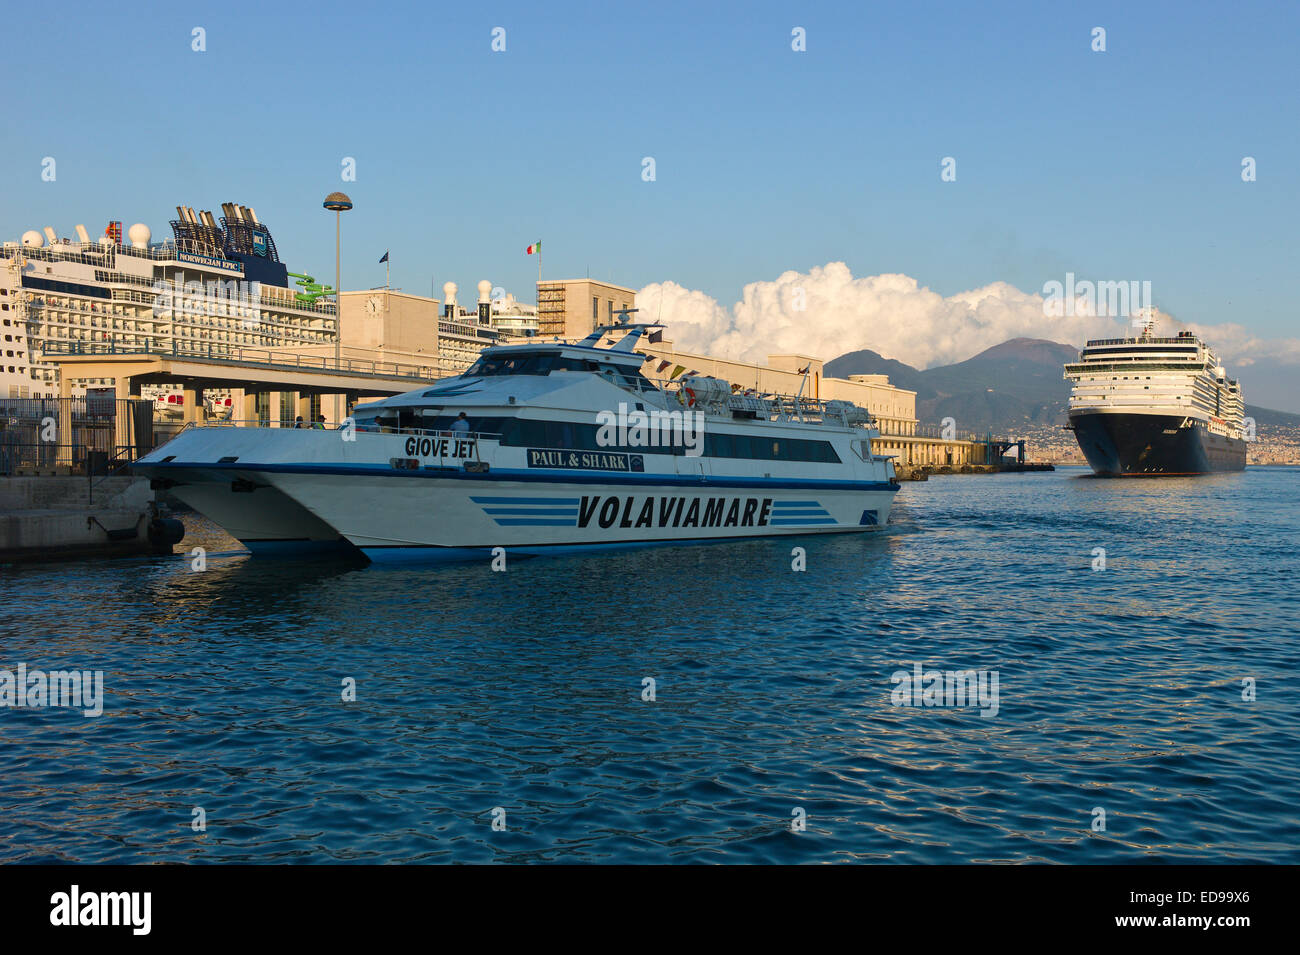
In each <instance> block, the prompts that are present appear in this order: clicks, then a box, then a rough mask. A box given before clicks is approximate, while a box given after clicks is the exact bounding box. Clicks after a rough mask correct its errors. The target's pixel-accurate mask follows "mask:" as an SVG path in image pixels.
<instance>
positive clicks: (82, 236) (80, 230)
mask: <svg viewBox="0 0 1300 955" xmlns="http://www.w3.org/2000/svg"><path fill="white" fill-rule="evenodd" d="M77 241H78V242H81V243H89V242H90V233H89V232H87V231H86V227H85V226H84V225H82V224H81V223H80V222H78V223H77Z"/></svg>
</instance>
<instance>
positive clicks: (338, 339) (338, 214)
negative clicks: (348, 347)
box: [324, 192, 352, 427]
mask: <svg viewBox="0 0 1300 955" xmlns="http://www.w3.org/2000/svg"><path fill="white" fill-rule="evenodd" d="M324 205H325V208H326V209H328V210H330V211H331V212H333V213H334V372H335V374H337V373H338V371H339V369H340V367H341V366H342V364H343V352H342V342H343V276H342V272H341V270H340V267H339V231H340V228H341V225H340V220H341V219H342V217H343V213H345V212H347V211H348V210H349V209H351V208H352V200H351V199H349V198H348V197H347V195H346V194H344V193H342V192H331V193H330V194H329V195H328V196H326V197H325V203H324ZM342 421H343V415H342V414H340V413H339V395H338V393H337V392H335V394H334V424H335V426H336V427H337V426H338V425H339V424H340V423H341V422H342Z"/></svg>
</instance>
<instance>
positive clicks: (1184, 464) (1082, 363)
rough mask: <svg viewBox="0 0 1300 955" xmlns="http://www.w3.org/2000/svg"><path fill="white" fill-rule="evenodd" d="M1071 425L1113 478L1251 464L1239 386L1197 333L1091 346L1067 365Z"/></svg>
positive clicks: (1146, 334) (1098, 468)
mask: <svg viewBox="0 0 1300 955" xmlns="http://www.w3.org/2000/svg"><path fill="white" fill-rule="evenodd" d="M1065 377H1066V378H1067V379H1068V380H1069V381H1070V382H1072V383H1073V390H1072V391H1071V394H1070V406H1069V416H1070V424H1069V427H1070V428H1071V429H1072V430H1073V431H1074V434H1075V437H1076V439H1077V440H1078V442H1079V447H1080V448H1081V449H1082V450H1083V453H1084V456H1085V457H1086V458H1087V459H1088V464H1089V465H1091V466H1092V469H1093V471H1094V472H1096V473H1097V474H1099V475H1105V476H1108V477H1132V476H1159V475H1176V474H1205V473H1208V472H1213V471H1240V470H1242V469H1243V468H1245V466H1246V440H1245V433H1244V427H1243V426H1244V420H1243V414H1244V411H1245V405H1244V403H1243V398H1242V394H1241V385H1240V384H1239V383H1238V382H1237V381H1235V380H1232V379H1229V378H1228V377H1227V372H1226V370H1225V369H1224V368H1223V366H1222V365H1220V364H1219V361H1218V359H1217V358H1215V355H1214V352H1213V351H1211V350H1210V347H1209V346H1208V345H1206V344H1205V342H1203V341H1201V340H1200V339H1199V338H1197V337H1196V336H1195V335H1194V334H1192V333H1191V332H1179V333H1178V334H1177V335H1176V336H1175V337H1173V338H1158V337H1156V336H1155V335H1154V323H1153V322H1152V321H1150V320H1147V321H1144V322H1143V325H1142V331H1141V332H1140V333H1139V334H1138V335H1137V337H1135V338H1113V339H1102V340H1097V341H1090V342H1088V344H1087V347H1086V348H1084V349H1083V351H1082V352H1080V353H1079V360H1078V361H1077V362H1072V363H1069V364H1067V365H1066V366H1065Z"/></svg>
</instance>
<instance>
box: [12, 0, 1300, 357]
mask: <svg viewBox="0 0 1300 955" xmlns="http://www.w3.org/2000/svg"><path fill="white" fill-rule="evenodd" d="M497 26H501V27H504V28H505V29H506V51H505V52H504V53H494V52H493V51H492V50H491V41H492V36H491V31H492V29H493V28H494V27H497ZM796 26H800V27H803V28H805V30H806V31H807V51H806V52H802V53H796V52H794V51H792V50H791V29H792V28H793V27H796ZM1095 26H1102V27H1104V28H1105V29H1106V31H1107V51H1106V52H1105V53H1094V52H1093V51H1092V50H1091V48H1090V43H1091V36H1090V31H1091V30H1092V28H1093V27H1095ZM1298 26H1300V12H1298V7H1297V5H1296V4H1290V3H1286V4H1282V3H1279V4H1273V3H1269V4H1249V3H1247V4H1233V5H1228V4H1210V3H1150V4H1132V3H1115V4H1109V3H1100V4H1088V5H1064V4H1032V3H1024V4H957V3H934V4H926V3H903V4H876V3H871V4H856V3H854V4H850V3H842V4H808V3H802V2H801V3H784V4H774V3H743V4H740V3H737V4H714V5H704V4H699V3H673V2H658V0H656V2H655V3H651V4H638V5H623V4H617V5H613V4H566V3H545V4H536V3H533V4H488V5H482V6H480V5H474V4H430V3H411V2H394V3H385V4H373V5H358V4H334V5H330V4H322V3H315V4H280V3H261V4H243V3H225V4H221V5H210V6H205V7H203V8H200V9H196V10H190V11H184V10H181V9H178V6H177V5H174V4H158V5H148V4H134V5H131V4H128V5H124V4H88V3H81V2H65V3H60V4H57V5H56V4H45V5H28V6H26V7H23V8H22V10H21V13H20V14H14V15H12V16H11V17H10V18H9V19H8V22H7V27H6V30H7V32H9V31H14V30H16V31H18V35H17V36H12V35H11V37H10V40H9V42H8V43H6V55H5V56H4V57H3V58H0V76H3V78H4V80H5V81H6V82H5V89H6V90H7V95H6V97H5V105H4V106H3V107H2V108H3V110H4V113H5V117H4V119H5V121H4V124H3V128H4V130H5V134H4V148H3V149H0V172H2V173H3V175H4V182H5V183H6V186H7V188H6V189H5V190H3V193H2V194H0V233H2V234H3V237H4V238H6V239H15V238H17V237H18V236H19V235H20V234H21V233H22V231H23V230H25V229H28V228H34V227H35V228H40V227H43V226H45V225H52V226H54V227H55V229H56V231H58V232H59V233H60V234H66V235H71V234H72V230H73V226H74V225H75V224H76V223H78V222H84V223H85V224H86V225H87V227H88V228H90V230H91V231H92V233H99V232H102V230H103V226H104V223H105V222H106V221H107V220H109V219H121V220H123V221H124V222H126V224H128V225H129V224H130V223H131V222H134V221H137V220H139V221H144V222H146V223H147V224H149V225H150V226H151V227H152V228H153V230H154V235H155V238H161V237H163V235H165V234H166V233H167V230H166V223H167V219H168V218H169V217H171V216H172V215H174V210H173V207H174V206H175V205H177V204H178V203H183V204H189V205H193V206H195V207H198V208H207V209H212V210H214V211H216V212H217V213H218V214H219V207H220V203H221V202H223V201H239V202H243V203H246V204H249V205H252V206H253V207H254V208H256V209H257V211H258V213H259V215H260V216H261V217H262V219H264V220H265V221H266V222H267V223H268V224H269V225H270V227H271V228H272V230H273V232H274V234H275V236H276V241H277V244H278V246H279V248H280V252H281V255H282V257H283V258H284V259H285V261H286V262H287V263H288V264H289V267H290V268H291V269H292V270H295V271H310V272H313V274H315V275H316V276H317V277H318V278H322V279H323V280H325V281H332V276H333V222H332V217H331V216H329V215H328V214H327V213H325V212H324V211H323V210H322V209H321V206H320V203H321V199H322V198H323V197H324V195H325V194H326V193H328V192H330V191H331V190H334V189H340V188H341V189H344V190H345V191H346V192H348V193H349V194H350V195H351V196H352V198H353V200H354V201H355V202H356V209H355V210H354V211H353V212H351V213H348V214H347V215H346V216H345V219H344V285H345V286H346V287H365V286H371V285H379V284H382V282H383V279H384V274H383V266H381V265H378V259H379V257H380V256H381V255H382V254H383V252H384V250H385V249H386V248H391V249H392V262H393V283H394V285H398V286H402V287H404V288H407V289H409V290H412V291H416V292H421V293H423V294H428V292H429V290H430V288H431V287H432V285H434V284H435V283H436V285H437V287H438V289H439V290H440V289H441V286H442V283H443V282H444V281H447V280H449V279H450V280H453V281H456V282H458V283H459V284H460V286H461V289H462V300H463V301H465V300H468V299H469V295H468V294H467V293H470V292H471V290H472V288H473V286H474V283H475V282H477V281H478V280H479V279H481V278H488V279H490V280H492V282H493V283H494V284H495V285H500V286H503V287H505V288H507V289H509V290H511V291H513V292H515V293H516V294H518V295H519V297H520V298H521V299H524V300H527V301H531V300H532V299H533V284H532V283H533V282H534V280H535V279H536V262H535V259H532V258H529V257H527V256H525V255H524V247H525V246H526V245H527V244H528V243H529V242H532V241H534V240H536V239H541V240H542V241H543V248H544V252H545V258H544V264H545V270H546V274H547V275H548V276H551V277H557V278H558V277H573V276H581V275H584V274H587V272H588V271H590V274H591V275H592V276H594V277H601V278H606V279H610V280H612V281H615V282H618V283H620V284H625V285H630V286H633V287H636V288H640V287H642V286H644V285H646V284H649V283H652V282H660V281H663V280H665V279H671V280H672V281H674V282H677V283H679V284H681V285H683V286H686V287H688V288H694V289H700V290H703V291H704V292H706V293H708V294H709V295H711V296H713V297H715V298H717V299H718V300H719V301H720V302H722V303H724V304H729V303H731V302H733V301H735V300H736V298H737V297H738V296H739V294H740V290H741V288H742V286H744V285H745V284H746V283H748V282H751V281H755V280H763V279H772V278H775V277H776V276H777V275H778V274H780V273H781V272H782V271H785V270H787V269H797V270H801V271H802V270H807V269H809V268H811V267H813V266H817V265H824V264H825V263H827V262H832V261H841V260H842V261H844V262H847V263H848V265H849V266H850V268H851V269H852V271H853V273H854V274H855V275H870V274H875V273H880V272H904V273H906V274H908V275H910V276H912V277H914V278H916V279H917V280H918V281H919V282H920V283H922V284H923V285H927V286H929V287H931V288H932V289H934V290H935V291H937V292H939V293H941V294H944V295H949V294H952V293H955V292H959V291H962V290H964V289H970V288H976V287H980V286H983V285H987V284H988V283H990V282H994V281H998V280H1003V281H1006V282H1010V283H1011V284H1013V285H1016V286H1018V287H1019V288H1021V289H1024V290H1025V291H1038V290H1041V288H1042V285H1043V283H1044V282H1046V281H1048V280H1051V279H1061V278H1063V276H1064V273H1065V272H1066V271H1074V272H1075V273H1076V274H1078V275H1080V276H1081V277H1090V278H1100V279H1140V280H1149V281H1151V282H1152V287H1153V290H1154V294H1155V299H1156V302H1157V304H1158V305H1160V306H1161V307H1162V308H1164V309H1165V310H1167V311H1169V312H1172V313H1174V314H1175V315H1177V316H1178V317H1179V318H1180V319H1183V320H1185V321H1189V322H1202V323H1219V322H1226V321H1235V322H1239V323H1241V324H1243V325H1245V326H1247V328H1249V329H1250V330H1251V331H1253V332H1255V333H1257V334H1260V335H1263V336H1267V337H1290V336H1293V335H1294V334H1295V331H1294V329H1295V325H1296V321H1295V319H1296V311H1295V305H1294V301H1295V297H1294V294H1293V291H1292V289H1291V287H1290V282H1289V279H1290V277H1291V275H1292V274H1293V272H1294V264H1295V261H1296V252H1297V247H1296V238H1295V224H1296V222H1297V219H1298V218H1300V217H1298V216H1297V212H1300V209H1298V208H1297V205H1298V200H1297V196H1298V195H1300V190H1298V189H1297V183H1298V182H1300V148H1298V145H1300V144H1298V143H1297V122H1296V120H1297V116H1300V111H1298V110H1297V106H1298V105H1300V104H1298V103H1297V97H1298V94H1300V66H1298V65H1297V60H1298V58H1297V56H1296V54H1295V43H1296V38H1297V36H1298V35H1300V30H1297V27H1298ZM194 27H202V28H203V29H204V30H205V31H206V44H207V49H206V51H205V52H202V53H198V52H194V51H193V50H192V49H191V36H192V35H191V31H192V29H193V28H194ZM46 156H53V157H55V159H56V161H57V179H56V181H55V182H42V180H41V176H40V173H41V161H42V159H43V158H44V157H46ZM645 156H652V157H654V159H655V162H656V176H657V178H656V181H654V182H644V181H643V180H642V178H641V169H642V165H641V161H642V158H643V157H645ZM945 156H952V157H955V158H956V160H957V181H956V182H952V183H944V182H941V181H940V176H939V172H940V160H941V159H942V158H943V157H945ZM1244 156H1252V157H1255V159H1256V161H1257V164H1258V181H1256V182H1253V183H1243V182H1242V181H1241V175H1240V170H1241V160H1242V158H1243V157H1244ZM343 157H354V158H355V160H356V170H357V178H356V181H355V182H343V181H341V179H340V170H341V161H342V159H343ZM439 295H441V292H440V291H439Z"/></svg>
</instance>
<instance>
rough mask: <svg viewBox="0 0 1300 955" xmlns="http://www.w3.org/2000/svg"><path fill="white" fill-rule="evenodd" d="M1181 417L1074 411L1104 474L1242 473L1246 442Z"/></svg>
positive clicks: (1079, 434) (1082, 442) (1081, 436)
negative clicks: (1190, 422)
mask: <svg viewBox="0 0 1300 955" xmlns="http://www.w3.org/2000/svg"><path fill="white" fill-rule="evenodd" d="M1185 420H1186V419H1184V418H1182V417H1178V416H1174V415H1156V414H1125V413H1111V412H1092V413H1088V412H1084V413H1078V414H1072V415H1070V424H1071V426H1072V427H1073V429H1074V436H1075V438H1076V439H1077V440H1078V442H1079V448H1080V450H1082V451H1083V454H1084V457H1086V458H1087V459H1088V464H1089V465H1090V466H1091V467H1092V470H1093V471H1094V472H1095V473H1097V474H1098V475H1102V476H1104V477H1156V476H1172V475H1187V474H1211V473H1215V472H1221V471H1241V470H1243V469H1244V468H1245V467H1246V442H1245V441H1243V440H1241V439H1240V438H1229V437H1226V436H1225V435H1221V434H1215V433H1213V432H1211V431H1209V430H1207V429H1206V428H1204V427H1201V426H1198V425H1190V426H1188V425H1185V423H1184V422H1185Z"/></svg>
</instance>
